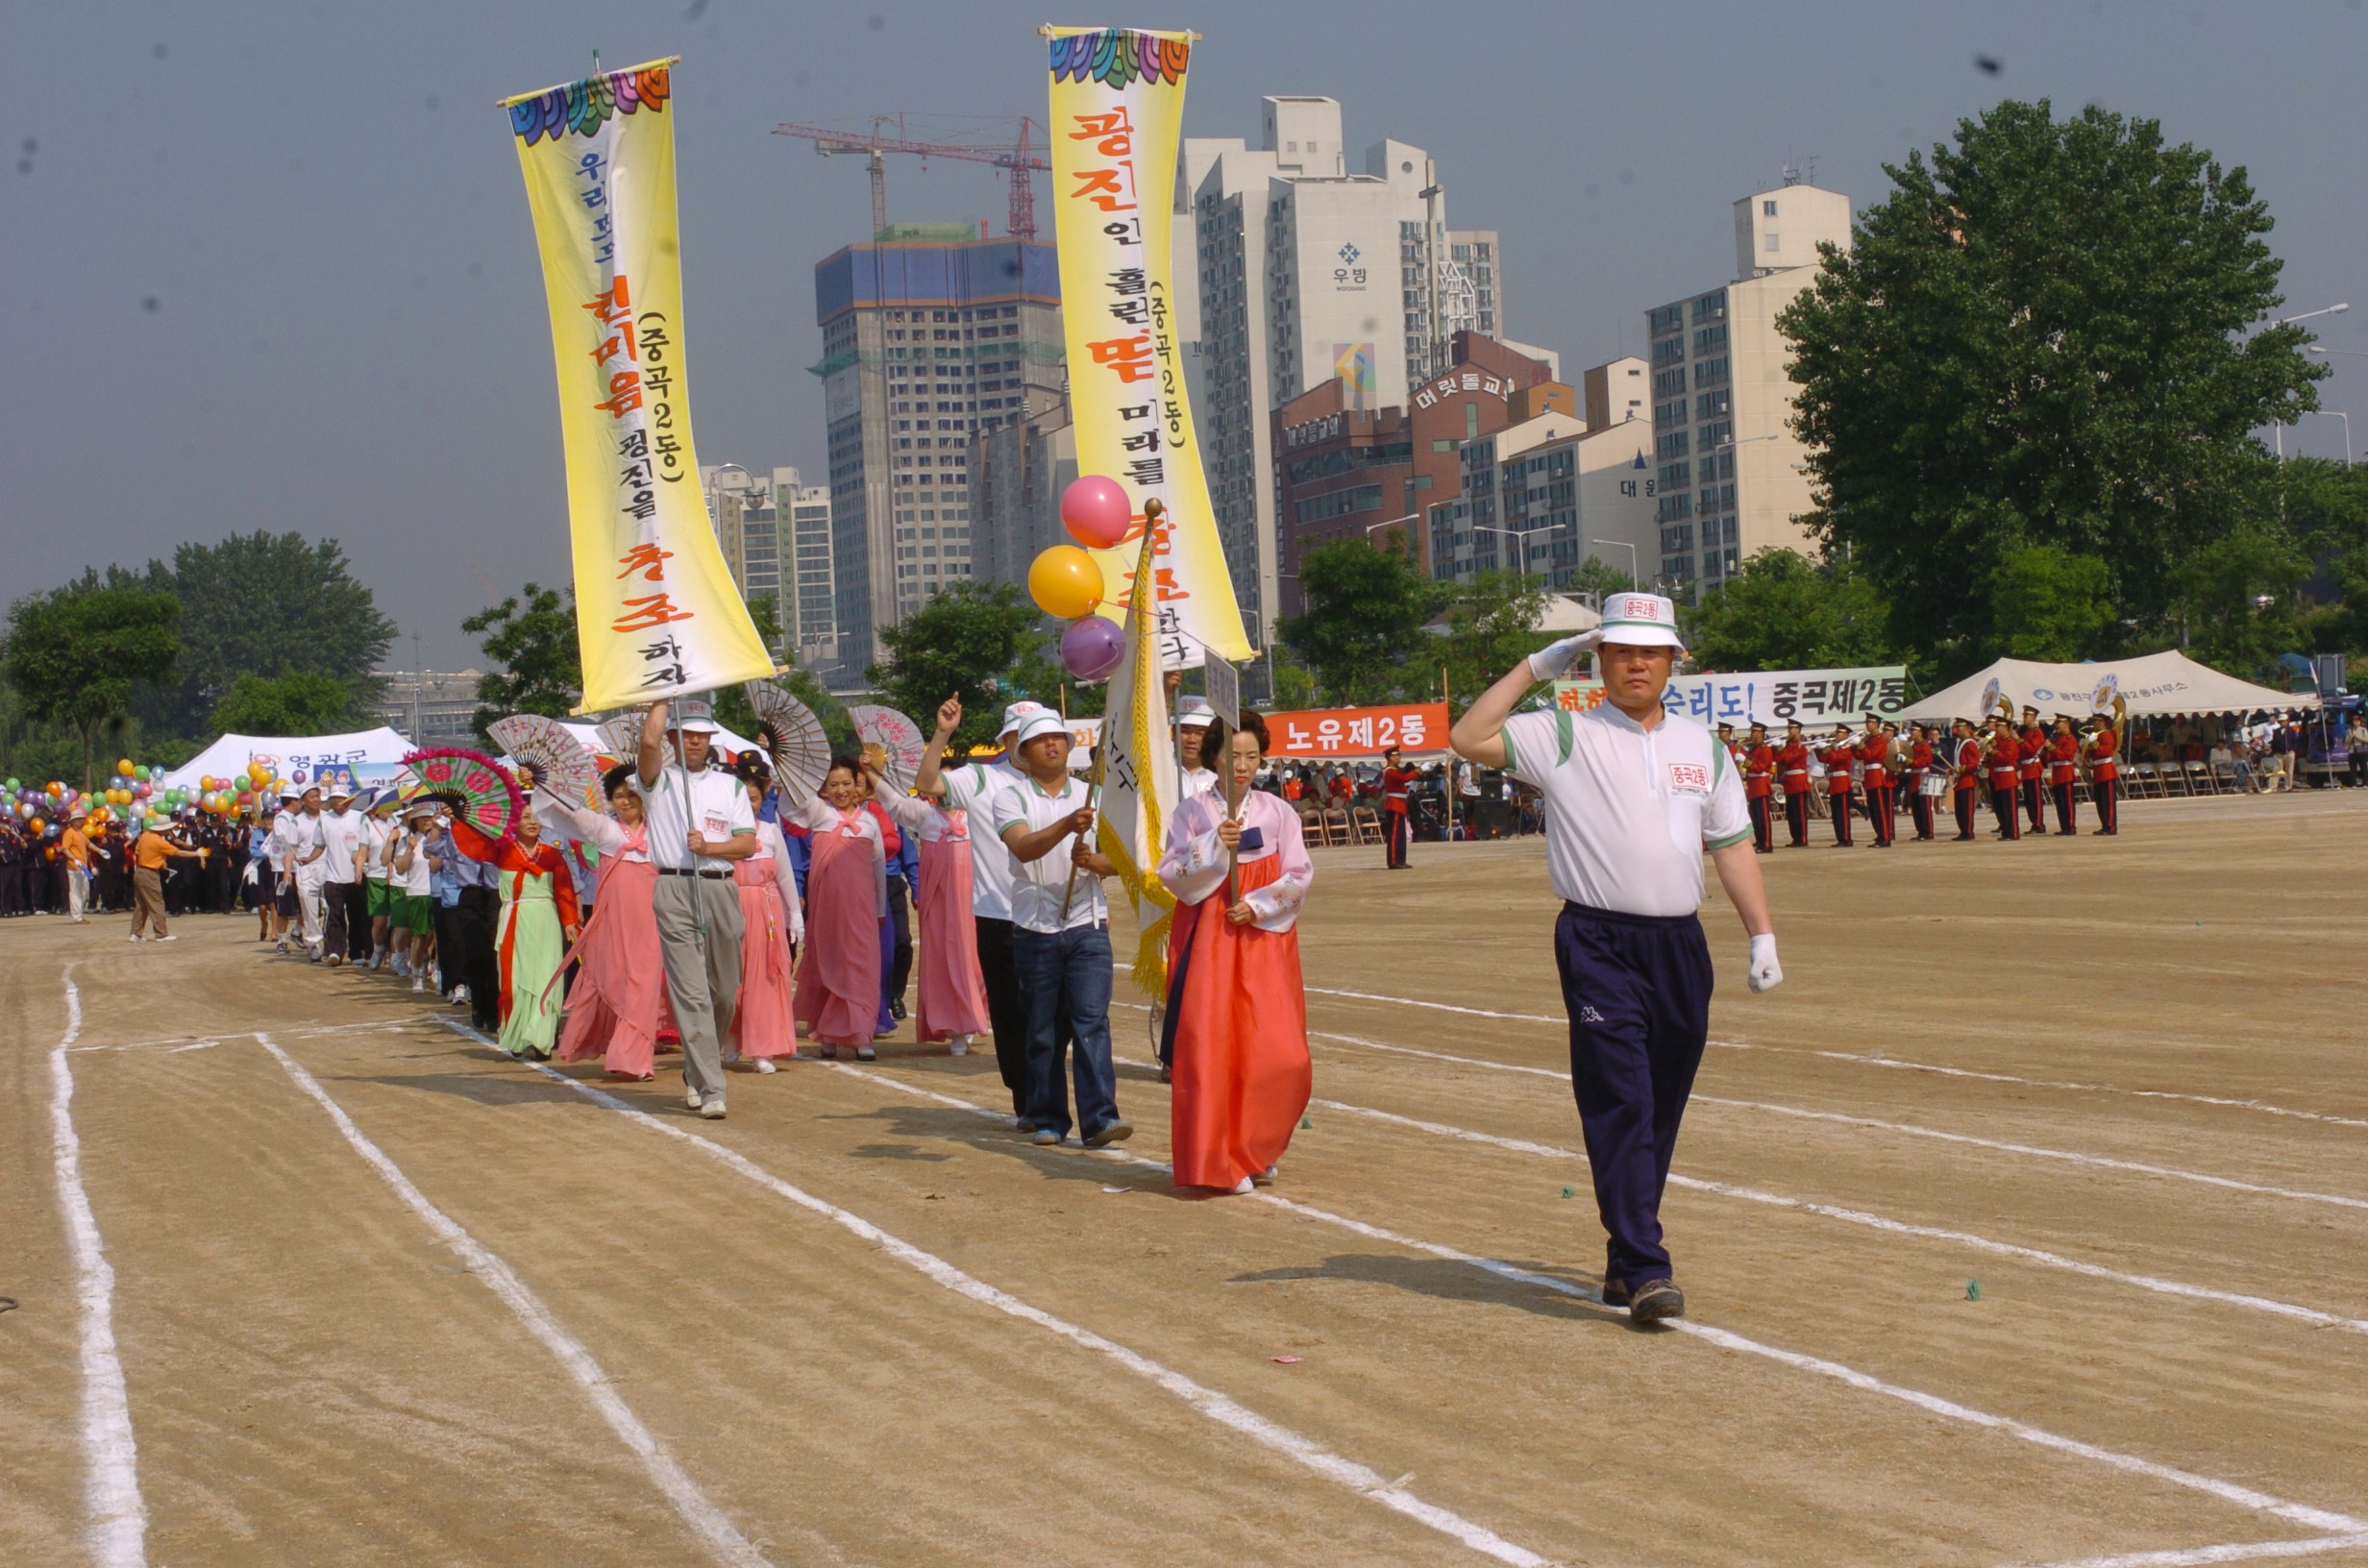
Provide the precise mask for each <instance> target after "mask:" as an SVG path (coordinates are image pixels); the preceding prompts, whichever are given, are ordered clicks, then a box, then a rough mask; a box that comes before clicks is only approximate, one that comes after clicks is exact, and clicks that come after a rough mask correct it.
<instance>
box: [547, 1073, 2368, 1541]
mask: <svg viewBox="0 0 2368 1568" xmlns="http://www.w3.org/2000/svg"><path fill="white" fill-rule="evenodd" d="M827 1065H828V1066H836V1067H838V1068H839V1070H840V1071H842V1072H846V1073H849V1074H851V1076H853V1077H857V1078H863V1079H868V1080H870V1081H871V1082H874V1083H877V1084H884V1085H886V1086H888V1087H889V1088H891V1089H900V1090H905V1092H907V1093H911V1094H916V1095H919V1096H920V1097H922V1098H924V1099H931V1100H937V1101H941V1102H943V1103H945V1104H948V1105H953V1106H959V1107H961V1108H962V1109H965V1110H968V1111H971V1112H974V1113H975V1114H976V1115H982V1116H986V1117H989V1118H991V1119H993V1120H997V1121H1001V1120H1004V1119H1005V1118H1004V1117H1003V1116H1001V1115H999V1113H997V1112H994V1111H991V1110H989V1109H987V1108H986V1107H985V1106H982V1105H977V1104H974V1103H973V1102H971V1101H967V1100H960V1099H956V1098H955V1097H954V1096H953V1095H950V1094H941V1093H938V1092H936V1091H935V1090H922V1089H913V1088H911V1087H909V1086H907V1085H904V1084H900V1083H898V1082H897V1081H896V1080H895V1079H893V1078H889V1077H886V1076H884V1075H883V1074H880V1073H877V1072H867V1071H864V1070H863V1069H861V1068H858V1067H849V1066H844V1065H843V1064H839V1063H830V1064H827ZM554 1076H556V1077H564V1076H565V1075H564V1074H554ZM569 1081H570V1082H573V1081H574V1080H572V1079H571V1080H569ZM578 1087H582V1086H578ZM592 1092H597V1091H596V1090H595V1091H592ZM1027 1147H1029V1148H1030V1149H1031V1152H1032V1148H1033V1146H1032V1145H1028V1146H1027ZM1104 1152H1107V1151H1104ZM1123 1158H1124V1159H1126V1160H1128V1161H1130V1162H1133V1163H1135V1164H1144V1165H1149V1166H1151V1167H1153V1168H1155V1169H1159V1170H1168V1169H1170V1167H1169V1166H1168V1165H1166V1164H1162V1163H1161V1162H1159V1161H1156V1160H1152V1159H1149V1158H1147V1157H1146V1156H1143V1155H1124V1156H1123ZM1250 1195H1251V1196H1253V1197H1255V1198H1256V1199H1258V1200H1259V1201H1260V1202H1262V1203H1266V1204H1268V1205H1270V1206H1271V1207H1274V1208H1277V1209H1283V1210H1286V1211H1288V1212H1290V1213H1295V1214H1301V1215H1304V1216H1306V1217H1308V1218H1310V1219H1316V1220H1320V1221H1322V1222H1323V1223H1325V1224H1328V1225H1335V1226H1338V1227H1340V1228H1341V1229H1343V1230H1345V1231H1348V1232H1351V1233H1352V1234H1354V1235H1357V1236H1362V1237H1368V1238H1369V1239H1371V1240H1376V1241H1386V1242H1388V1243H1390V1244H1391V1245H1393V1246H1399V1247H1405V1248H1407V1249H1409V1250H1411V1251H1415V1252H1420V1253H1426V1254H1428V1255H1429V1256H1431V1257H1434V1258H1440V1259H1444V1260H1446V1261H1448V1262H1458V1263H1463V1264H1466V1265H1467V1266H1468V1267H1472V1268H1477V1269H1480V1270H1482V1271H1483V1272H1486V1273H1489V1274H1492V1275H1495V1276H1496V1277H1497V1278H1499V1279H1503V1280H1508V1281H1511V1282H1513V1283H1516V1284H1519V1285H1528V1286H1537V1287H1538V1288H1541V1289H1544V1290H1550V1291H1553V1292H1554V1293H1556V1294H1557V1295H1563V1296H1568V1297H1571V1298H1573V1299H1575V1300H1579V1301H1584V1302H1588V1303H1591V1304H1592V1305H1595V1306H1602V1305H1603V1297H1602V1296H1601V1294H1600V1293H1598V1292H1597V1291H1595V1290H1592V1289H1590V1288H1588V1287H1586V1286H1579V1285H1573V1284H1572V1283H1570V1282H1569V1281H1567V1280H1562V1279H1557V1278H1555V1277H1554V1276H1553V1275H1550V1274H1539V1273H1535V1272H1533V1271H1531V1270H1529V1269H1525V1268H1522V1267H1520V1266H1518V1265H1517V1264H1514V1263H1508V1262H1502V1261H1500V1260H1498V1259H1494V1258H1484V1257H1481V1256H1478V1255H1477V1254H1473V1253H1468V1252H1464V1251H1461V1250H1459V1249H1457V1248H1454V1247H1448V1246H1443V1245H1441V1244H1439V1243H1438V1242H1435V1241H1424V1240H1420V1239H1418V1238H1417V1237H1410V1236H1403V1235H1400V1234H1398V1233H1396V1232H1394V1231H1388V1230H1384V1229H1382V1228H1381V1227H1380V1226H1378V1225H1369V1224H1367V1223H1366V1222H1365V1221H1363V1220H1360V1219H1351V1218H1349V1217H1347V1216H1346V1215H1344V1214H1337V1213H1332V1212H1331V1211H1330V1210H1327V1209H1319V1208H1317V1207H1315V1206H1314V1205H1313V1204H1305V1203H1300V1202H1297V1201H1295V1200H1294V1199H1291V1198H1286V1197H1281V1196H1279V1195H1277V1194H1276V1193H1274V1192H1272V1191H1270V1190H1267V1189H1264V1188H1262V1189H1260V1190H1259V1191H1257V1192H1255V1193H1252V1194H1250ZM1607 1310H1614V1309H1607ZM1667 1326H1668V1327H1670V1328H1672V1329H1675V1330H1676V1331H1678V1332H1679V1333H1681V1334H1688V1335H1693V1336H1694V1337H1695V1338H1698V1339H1702V1340H1705V1341H1707V1342H1709V1343H1711V1344H1714V1345H1717V1346H1719V1347H1720V1348H1722V1349H1726V1350H1736V1351H1741V1352H1744V1353H1745V1354H1747V1355H1752V1356H1759V1357H1764V1358H1765V1359H1766V1360H1772V1361H1776V1362H1778V1363H1779V1364H1781V1365H1785V1366H1788V1367H1792V1368H1794V1369H1795V1370H1797V1371H1804V1372H1810V1373H1813V1374H1815V1375H1816V1376H1818V1377H1822V1378H1830V1379H1832V1380H1834V1381H1835V1382H1838V1383H1841V1384H1847V1385H1849V1386H1850V1387H1853V1388H1857V1389H1861V1390H1862V1391H1864V1392H1866V1393H1872V1394H1881V1395H1883V1396H1885V1397H1886V1398H1889V1399H1896V1400H1900V1401H1902V1402H1904V1403H1906V1404H1909V1405H1912V1406H1914V1407H1915V1408H1917V1409H1921V1410H1925V1411H1927V1412H1929V1413H1931V1414H1934V1415H1938V1416H1942V1417H1945V1418H1947V1419H1950V1420H1955V1421H1961V1422H1964V1423H1966V1424H1968V1425H1970V1426H1976V1427H1981V1428H1984V1429H1986V1430H1988V1431H1992V1432H1998V1433H2005V1434H2007V1435H2009V1436H2011V1437H2015V1438H2019V1439H2020V1440H2022V1441H2023V1442H2026V1443H2030V1444H2033V1445H2035V1446H2036V1447H2039V1448H2045V1449H2051V1450H2054V1451H2055V1452H2057V1453H2061V1454H2070V1455H2073V1456H2075V1457H2077V1458H2085V1459H2093V1460H2095V1461H2096V1462H2098V1463H2100V1464H2106V1465H2110V1466H2111V1467H2113V1468H2114V1469H2117V1470H2122V1471H2125V1472H2128V1473H2129V1474H2132V1475H2137V1476H2143V1477H2146V1478H2147V1479H2149V1480H2153V1481H2159V1482H2167V1483H2169V1484H2171V1485H2174V1486H2181V1487H2184V1488H2186V1489H2187V1490H2189V1491H2197V1492H2203V1493H2205V1494H2207V1495H2208V1496H2211V1497H2215V1498H2218V1499H2220V1500H2221V1501H2222V1502H2224V1503H2231V1504H2234V1505H2235V1506H2236V1507H2242V1508H2246V1509H2249V1510H2251V1511H2253V1512H2256V1513H2265V1514H2269V1515H2271V1516H2273V1517H2276V1518H2280V1519H2285V1520H2289V1521H2291V1522H2293V1523H2295V1524H2299V1525H2305V1526H2307V1527H2308V1528H2310V1529H2313V1530H2321V1531H2336V1532H2344V1533H2356V1532H2368V1520H2359V1519H2355V1518H2352V1517H2351V1516H2350V1515H2348V1514H2342V1513H2335V1512H2331V1511H2330V1510H2328V1509H2324V1508H2316V1507H2310V1506H2309V1505H2307V1504H2303V1503H2295V1502H2290V1501H2288V1500H2287V1499H2285V1498H2282V1497H2274V1496H2272V1495H2270V1494H2269V1493H2267V1492H2260V1491H2256V1490H2254V1489H2253V1488H2252V1487H2249V1486H2240V1485H2238V1484H2236V1483H2235V1482H2228V1481H2222V1480H2220V1479H2218V1478H2217V1477H2213V1476H2205V1475H2199V1474H2197V1473H2195V1472H2194V1471H2191V1470H2182V1469H2179V1468H2177V1467H2176V1466H2173V1465H2167V1464H2158V1463H2157V1462H2156V1461H2154V1460H2152V1459H2145V1458H2138V1457H2137V1456H2135V1455H2134V1454H2123V1453H2119V1452H2117V1451H2115V1450H2113V1449H2109V1448H2100V1447H2098V1446H2097V1445H2096V1444H2094V1443H2088V1442H2084V1441H2082V1440H2081V1439H2079V1438H2077V1437H2066V1436H2063V1435H2061V1434H2060V1433H2053V1432H2049V1431H2047V1430H2046V1429H2045V1428H2042V1427H2035V1426H2032V1425H2031V1424H2030V1423H2028V1422H2025V1421H2018V1420H2015V1419H2014V1418H2013V1417H2011V1416H2003V1415H1993V1414H1991V1413H1990V1412H1988V1411H1986V1410H1979V1409H1974V1408H1973V1407H1971V1406H1969V1405H1961V1404H1959V1403H1958V1402H1957V1401H1955V1400H1950V1399H1943V1398H1942V1397H1940V1396H1939V1395H1937V1394H1928V1393H1925V1392H1924V1391H1923V1390H1921V1389H1917V1388H1910V1387H1906V1386H1904V1385H1902V1384H1894V1383H1887V1382H1885V1381H1884V1380H1883V1379H1881V1378H1878V1377H1875V1376H1873V1375H1872V1374H1871V1373H1866V1372H1861V1371H1859V1370H1858V1369H1857V1368H1856V1367H1851V1366H1844V1365H1843V1364H1841V1363H1840V1362H1838V1361H1829V1360H1823V1359H1822V1358H1819V1357H1815V1356H1808V1355H1804V1354H1802V1353H1801V1352H1799V1351H1793V1350H1785V1349H1782V1348H1780V1347H1778V1346H1775V1345H1768V1344H1763V1343H1761V1342H1760V1341H1759V1340H1756V1339H1749V1338H1746V1337H1744V1336H1743V1335H1739V1334H1736V1333H1733V1332H1732V1331H1730V1330H1726V1329H1717V1328H1712V1327H1710V1326H1709V1325H1707V1324H1703V1323H1697V1322H1694V1321H1692V1320H1690V1319H1688V1318H1673V1319H1669V1320H1667Z"/></svg>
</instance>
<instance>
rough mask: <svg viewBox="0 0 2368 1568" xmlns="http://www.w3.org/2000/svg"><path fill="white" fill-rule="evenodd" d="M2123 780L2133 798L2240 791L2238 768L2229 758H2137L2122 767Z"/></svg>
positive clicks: (2150, 798)
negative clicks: (2217, 760) (2237, 777)
mask: <svg viewBox="0 0 2368 1568" xmlns="http://www.w3.org/2000/svg"><path fill="white" fill-rule="evenodd" d="M2122 780H2123V783H2122V789H2123V790H2124V791H2125V792H2126V793H2127V794H2128V795H2129V796H2130V798H2131V799H2133V800H2161V799H2165V798H2177V797H2180V796H2196V795H2234V794H2235V793H2237V784H2236V770H2235V768H2234V767H2233V766H2232V765H2231V764H2229V763H2225V762H2223V763H2208V762H2134V763H2131V764H2130V765H2129V766H2128V767H2126V768H2124V769H2123V770H2122Z"/></svg>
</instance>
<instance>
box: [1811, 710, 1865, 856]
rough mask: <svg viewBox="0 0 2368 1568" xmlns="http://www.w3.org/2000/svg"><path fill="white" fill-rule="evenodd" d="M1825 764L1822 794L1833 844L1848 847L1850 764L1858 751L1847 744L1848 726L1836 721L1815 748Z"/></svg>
mask: <svg viewBox="0 0 2368 1568" xmlns="http://www.w3.org/2000/svg"><path fill="white" fill-rule="evenodd" d="M1817 760H1818V761H1820V762H1822V763H1824V764H1825V793H1826V796H1827V799H1828V802H1829V805H1830V808H1831V811H1832V814H1833V818H1834V847H1835V848H1837V849H1847V848H1849V847H1850V765H1851V764H1852V763H1853V762H1855V761H1857V760H1858V751H1857V749H1856V748H1855V747H1852V746H1851V744H1850V726H1849V725H1848V724H1836V725H1835V726H1834V736H1833V739H1831V740H1830V741H1828V742H1827V743H1826V744H1825V746H1824V747H1822V748H1821V749H1820V750H1819V751H1818V753H1817Z"/></svg>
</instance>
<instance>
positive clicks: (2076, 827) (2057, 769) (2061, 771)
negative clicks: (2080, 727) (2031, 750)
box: [2047, 713, 2081, 839]
mask: <svg viewBox="0 0 2368 1568" xmlns="http://www.w3.org/2000/svg"><path fill="white" fill-rule="evenodd" d="M2080 756H2081V743H2080V739H2079V737H2078V736H2076V735H2074V734H2073V733H2072V717H2071V715H2069V714H2063V713H2060V714H2058V715H2056V733H2055V735H2054V736H2053V737H2051V738H2050V739H2049V741H2048V743H2047V788H2048V793H2049V794H2051V795H2053V796H2055V797H2056V836H2057V837H2058V838H2060V839H2070V838H2078V837H2079V836H2080V831H2081V830H2080V823H2079V821H2078V820H2077V818H2076V816H2075V814H2074V806H2073V800H2072V785H2073V782H2074V781H2075V780H2076V779H2078V778H2079V777H2080Z"/></svg>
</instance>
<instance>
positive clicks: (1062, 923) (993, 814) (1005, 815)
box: [971, 773, 1110, 936]
mask: <svg viewBox="0 0 2368 1568" xmlns="http://www.w3.org/2000/svg"><path fill="white" fill-rule="evenodd" d="M1092 803H1093V790H1092V788H1091V787H1090V786H1089V785H1087V783H1086V782H1085V780H1084V779H1082V778H1079V777H1077V776H1076V775H1074V774H1072V775H1070V776H1069V777H1068V778H1067V779H1065V780H1064V781H1063V782H1062V785H1061V788H1060V789H1059V791H1057V792H1056V793H1053V794H1047V793H1046V792H1045V789H1044V786H1042V785H1040V784H1038V783H1037V782H1036V781H1035V780H1034V779H1032V778H1030V777H1028V776H1027V775H1026V774H1025V773H1020V774H1018V776H1017V779H1016V781H1015V782H1011V783H1005V784H1002V785H1000V786H999V787H998V788H997V790H996V792H995V794H994V796H992V797H991V798H990V799H989V800H988V802H987V806H988V816H989V818H990V820H991V821H992V822H993V825H994V834H995V837H996V839H997V840H998V841H999V846H1000V847H1002V848H1003V860H1004V863H1005V864H1006V866H1007V867H1008V868H1009V870H1010V873H1011V921H1012V923H1013V924H1014V925H1016V926H1018V927H1019V928H1020V929H1021V930H1023V931H1036V932H1041V933H1043V934H1045V935H1047V936H1050V935H1052V934H1053V933H1055V932H1059V931H1065V930H1068V929H1069V928H1070V927H1072V926H1079V925H1098V924H1100V923H1101V922H1102V921H1103V920H1106V919H1109V918H1110V909H1109V906H1108V905H1107V904H1105V903H1103V902H1102V895H1101V878H1100V877H1098V876H1096V875H1095V874H1094V873H1093V872H1092V871H1089V870H1084V869H1083V868H1079V869H1078V871H1077V876H1076V883H1075V888H1074V891H1072V889H1071V883H1070V876H1069V869H1070V864H1071V863H1070V858H1069V857H1070V852H1071V846H1072V845H1073V844H1074V843H1075V842H1076V841H1075V840H1073V839H1063V840H1062V841H1061V842H1060V843H1058V844H1056V845H1053V846H1052V847H1051V848H1050V849H1048V850H1047V851H1046V852H1045V853H1044V854H1042V855H1040V856H1038V857H1037V858H1036V859H1034V860H1031V861H1027V862H1025V863H1023V862H1022V861H1021V859H1020V857H1019V856H1017V855H1015V854H1013V853H1012V852H1011V850H1010V848H1009V847H1008V846H1002V845H1000V841H1001V839H1002V837H1003V829H1005V828H1007V827H1024V828H1026V829H1027V830H1028V831H1030V832H1034V831H1035V830H1036V829H1038V828H1040V827H1050V826H1051V825H1052V824H1053V823H1054V822H1057V821H1060V820H1061V819H1062V818H1064V817H1070V816H1073V815H1075V814H1076V813H1077V812H1080V811H1083V810H1084V809H1085V808H1086V807H1087V806H1088V805H1090V804H1092ZM978 836H979V824H978V823H977V822H976V821H973V822H972V824H971V837H972V838H973V839H976V838H977V837H978ZM1064 897H1066V898H1067V899H1068V909H1069V918H1068V919H1066V920H1064V919H1062V918H1061V908H1062V900H1063V898H1064Z"/></svg>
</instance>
